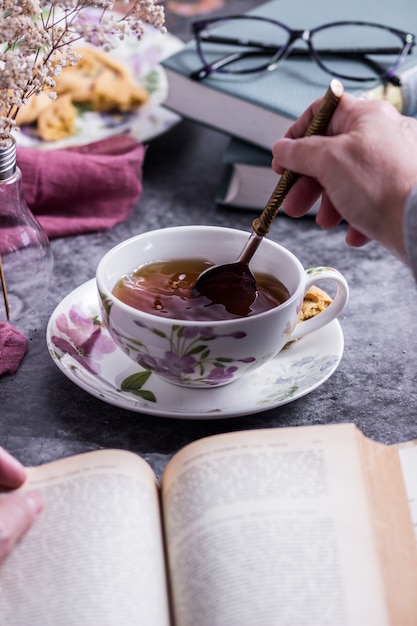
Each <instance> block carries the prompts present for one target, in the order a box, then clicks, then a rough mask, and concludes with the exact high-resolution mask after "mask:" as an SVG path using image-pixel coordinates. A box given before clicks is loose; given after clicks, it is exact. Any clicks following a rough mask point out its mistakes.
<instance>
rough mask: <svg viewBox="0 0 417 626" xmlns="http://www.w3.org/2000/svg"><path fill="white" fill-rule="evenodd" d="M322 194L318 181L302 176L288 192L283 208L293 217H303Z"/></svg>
mask: <svg viewBox="0 0 417 626" xmlns="http://www.w3.org/2000/svg"><path fill="white" fill-rule="evenodd" d="M321 192H322V189H321V187H320V185H319V184H318V183H317V181H315V180H313V179H312V178H308V177H306V176H301V177H300V178H299V179H298V180H297V181H296V183H295V184H294V185H293V187H292V188H291V189H290V191H289V192H288V194H287V196H286V198H285V201H284V205H283V207H282V208H283V210H284V211H285V213H286V214H287V215H290V216H291V217H301V216H302V215H305V214H306V213H307V212H308V211H309V210H310V209H311V207H312V206H313V204H314V203H315V202H316V201H317V199H318V198H319V197H320V194H321Z"/></svg>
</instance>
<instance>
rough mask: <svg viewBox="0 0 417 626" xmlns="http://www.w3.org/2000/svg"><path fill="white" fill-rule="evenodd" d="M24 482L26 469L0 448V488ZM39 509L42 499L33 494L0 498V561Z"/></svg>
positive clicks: (0, 496)
mask: <svg viewBox="0 0 417 626" xmlns="http://www.w3.org/2000/svg"><path fill="white" fill-rule="evenodd" d="M25 480H26V470H25V468H24V467H23V465H21V464H20V463H19V461H17V460H16V459H15V458H14V457H12V456H11V455H10V454H9V453H8V452H6V450H4V449H3V448H1V447H0V487H1V488H5V489H16V488H17V487H20V486H21V485H22V484H23V483H24V482H25ZM42 509H43V500H42V498H41V496H40V495H39V494H38V493H35V492H21V491H17V492H13V493H3V494H1V495H0V561H2V560H3V559H4V557H5V556H6V555H7V554H8V553H9V552H10V551H11V549H12V548H13V546H14V544H15V543H16V541H17V540H18V539H19V538H20V537H21V536H22V535H23V534H24V533H25V532H26V531H27V530H28V529H29V527H30V525H31V524H32V522H33V521H34V519H35V518H36V516H37V515H38V513H40V512H41V511H42Z"/></svg>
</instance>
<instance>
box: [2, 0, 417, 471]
mask: <svg viewBox="0 0 417 626" xmlns="http://www.w3.org/2000/svg"><path fill="white" fill-rule="evenodd" d="M230 4H232V3H230ZM230 4H229V5H228V9H230ZM256 4H259V2H258V3H256V2H244V3H243V2H242V3H241V5H242V9H245V8H248V7H250V6H255V5H256ZM243 5H245V6H243ZM186 26H187V24H186V20H185V19H182V18H178V20H177V22H176V23H175V24H174V27H175V28H176V31H177V33H178V34H180V35H182V34H183V33H182V30H183V29H185V28H186ZM184 32H185V30H184ZM226 142H227V138H226V137H225V136H223V135H221V134H220V133H217V132H215V131H213V130H210V129H207V128H204V127H202V126H199V125H198V124H193V123H190V122H186V121H183V122H181V123H180V124H178V125H177V126H176V127H175V128H173V129H172V130H171V131H169V132H168V133H166V134H165V135H162V136H160V137H158V138H156V139H154V140H153V141H152V142H150V145H149V149H148V152H147V156H146V161H145V167H144V179H143V182H144V193H143V196H142V198H141V199H140V201H139V202H138V204H137V206H136V207H135V210H134V212H133V213H132V215H131V217H130V218H129V219H128V220H127V221H126V222H124V223H123V224H120V225H119V226H117V227H116V228H114V229H113V230H111V231H109V232H107V233H101V234H90V235H85V236H78V237H69V238H64V239H60V240H55V241H53V243H52V247H53V252H54V257H55V278H54V281H53V285H52V287H51V291H50V296H49V300H48V302H47V303H45V307H44V309H43V311H42V312H40V313H39V314H36V315H33V316H32V317H31V318H30V319H27V320H25V321H24V322H20V323H19V324H18V325H17V327H18V328H19V329H20V330H21V331H23V332H24V333H25V334H26V336H27V337H28V339H29V351H28V353H27V355H26V357H25V359H24V361H23V363H22V365H21V366H20V368H19V370H18V371H17V373H16V374H15V376H13V377H10V376H8V375H7V376H3V377H2V378H0V442H1V445H3V446H4V447H6V448H7V449H8V450H9V451H10V452H12V453H13V454H15V455H16V456H17V457H18V458H19V459H21V460H22V461H23V462H24V463H25V464H27V465H29V464H33V465H37V464H40V463H45V462H47V461H50V460H53V459H57V458H60V457H63V456H68V455H70V454H75V453H78V452H82V451H87V450H93V449H96V448H100V447H117V448H125V449H129V450H133V451H135V452H137V453H139V454H140V455H142V456H143V457H145V458H146V459H147V460H148V461H149V462H150V463H151V465H152V466H153V468H154V469H155V471H156V473H157V474H158V475H160V473H161V471H162V470H163V468H164V466H165V464H166V462H167V460H168V459H169V458H170V457H171V456H172V454H173V453H175V452H176V451H177V450H178V449H179V448H181V447H182V446H184V445H185V444H186V443H188V442H191V441H193V440H195V439H197V438H200V437H202V436H205V435H210V434H215V433H220V432H225V431H231V430H237V429H250V428H270V427H285V426H299V425H304V424H326V423H335V422H346V421H351V422H355V423H356V424H357V425H358V426H359V427H360V428H361V430H362V431H363V432H364V433H365V434H366V435H368V436H369V437H371V438H373V439H376V440H378V441H381V442H385V443H394V442H399V441H404V440H407V439H411V438H416V437H417V390H416V381H417V354H416V352H417V338H416V335H417V333H416V331H417V319H416V312H417V289H416V285H415V283H414V280H413V278H412V276H411V273H410V271H409V270H408V269H407V268H406V267H404V266H403V265H402V264H401V263H400V262H399V261H397V260H396V259H395V258H393V257H392V256H391V255H389V254H388V253H387V252H385V251H384V250H383V249H382V248H380V247H379V246H378V245H376V244H371V245H368V246H366V247H364V248H362V249H359V250H353V249H351V248H348V247H347V246H346V244H345V241H344V239H345V227H344V226H343V225H341V226H339V227H338V228H337V229H335V230H332V231H330V232H324V231H321V230H320V229H319V228H318V227H317V226H316V225H315V223H314V220H313V219H311V218H303V219H300V220H291V219H289V218H287V217H286V216H285V215H284V214H281V215H279V216H278V218H277V219H276V221H275V223H274V224H273V226H272V229H271V233H270V235H269V236H270V237H271V238H272V239H274V240H276V241H279V242H280V243H282V244H283V245H285V246H287V247H288V248H290V249H291V250H292V251H293V252H294V253H295V254H296V255H297V256H299V258H300V259H301V261H302V262H303V264H304V265H305V266H306V267H307V266H311V265H321V264H323V265H332V266H334V267H337V268H338V269H340V270H341V271H342V272H343V273H344V275H345V276H346V278H347V280H348V282H349V285H350V290H351V296H350V302H349V305H348V307H347V308H346V310H345V311H344V312H343V314H342V315H341V317H340V323H341V326H342V329H343V333H344V338H345V350H344V355H343V358H342V361H341V363H340V365H339V367H338V369H337V370H336V372H335V373H334V374H333V376H332V377H331V378H330V379H328V380H327V381H326V382H325V383H324V384H323V385H321V386H320V387H319V388H317V389H316V390H315V391H313V392H311V393H310V394H309V395H307V396H305V397H303V398H300V399H298V400H296V401H294V402H291V403H289V404H286V405H284V406H281V407H279V408H276V409H272V410H268V411H265V412H262V413H257V414H254V415H248V416H245V417H233V418H227V419H220V420H208V421H192V420H182V419H170V418H162V417H154V416H149V415H146V414H140V413H135V412H131V411H128V410H125V409H121V408H118V407H114V406H111V405H109V404H106V403H105V402H103V401H101V400H99V399H97V398H95V397H93V396H91V395H89V394H88V393H87V392H85V391H84V390H82V389H80V388H79V387H78V386H76V385H75V384H74V383H73V382H71V381H70V380H68V379H67V378H66V377H65V376H64V375H63V374H62V373H61V371H59V370H58V368H57V367H56V365H55V363H54V362H53V361H52V359H51V358H50V356H49V353H48V351H47V346H46V341H45V331H46V325H47V322H48V319H49V316H50V315H51V313H52V311H53V310H54V308H55V306H56V305H57V304H58V303H59V302H60V301H61V300H62V298H63V297H64V296H65V295H66V294H67V293H69V292H70V291H72V290H73V289H74V288H76V287H77V286H78V285H80V284H81V283H83V282H85V281H86V280H88V279H90V278H92V277H94V273H95V268H96V265H97V263H98V261H99V259H100V257H101V256H102V255H103V254H104V252H106V251H107V250H109V249H110V248H111V247H112V246H113V245H115V244H117V243H118V242H120V241H122V240H123V239H125V238H127V237H129V236H131V235H133V234H136V233H140V232H143V231H146V230H150V229H154V228H159V227H166V226H171V225H185V224H213V225H221V226H235V227H237V228H241V229H244V230H249V229H250V224H251V221H252V219H253V217H254V216H255V214H252V213H248V212H239V211H232V210H225V209H221V208H218V207H217V206H216V203H215V196H216V191H217V188H218V185H219V182H220V178H221V174H222V170H223V166H222V153H223V150H224V148H225V145H226Z"/></svg>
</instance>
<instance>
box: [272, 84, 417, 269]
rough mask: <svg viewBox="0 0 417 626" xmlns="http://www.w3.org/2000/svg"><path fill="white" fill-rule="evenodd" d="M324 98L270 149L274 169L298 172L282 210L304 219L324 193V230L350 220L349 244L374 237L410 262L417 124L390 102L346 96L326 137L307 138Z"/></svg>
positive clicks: (320, 217)
mask: <svg viewBox="0 0 417 626" xmlns="http://www.w3.org/2000/svg"><path fill="white" fill-rule="evenodd" d="M320 101H321V100H318V101H316V102H314V103H313V104H312V105H311V106H310V107H309V108H308V109H307V110H306V111H305V112H304V113H303V115H302V116H301V117H300V118H299V119H298V120H297V121H296V122H295V123H294V124H293V125H292V126H291V128H290V129H289V130H288V132H287V135H286V138H283V139H280V140H278V141H277V142H276V143H275V144H274V146H273V149H272V152H273V161H272V167H273V169H274V170H275V171H276V172H278V173H280V174H281V173H282V172H283V170H284V169H290V170H293V171H295V172H298V173H299V174H301V177H300V178H299V179H298V180H297V182H296V183H295V185H294V186H293V187H292V189H291V190H290V191H289V193H288V195H287V198H286V200H285V203H284V207H283V208H284V210H285V212H286V213H287V214H288V215H290V216H292V217H300V216H301V215H304V214H305V213H306V212H307V211H308V210H309V208H310V207H311V206H312V204H314V202H315V201H316V200H317V198H318V197H319V196H320V194H322V200H321V205H320V209H319V211H318V214H317V217H316V222H317V223H318V225H319V226H321V227H322V228H332V227H334V226H336V225H337V224H338V223H339V222H340V221H341V219H345V220H346V221H347V223H348V231H347V236H346V241H347V243H348V244H349V245H351V246H361V245H363V244H365V243H367V242H368V241H370V240H371V239H375V240H376V241H379V243H381V244H382V245H383V246H385V247H386V248H387V249H389V250H391V251H392V252H394V253H395V254H396V255H397V256H398V257H399V258H400V259H402V260H403V261H406V253H405V246H404V238H403V213H404V206H405V203H406V199H407V196H408V195H409V193H410V191H411V189H412V188H413V187H414V186H416V185H417V120H415V119H413V118H410V117H405V116H403V115H401V114H400V113H398V111H397V110H396V109H395V108H394V107H393V106H392V105H391V104H389V103H387V102H382V101H366V100H359V99H357V98H354V97H353V96H352V95H350V94H345V95H344V96H343V97H342V100H341V102H340V104H339V106H338V108H337V110H336V111H335V113H334V115H333V118H332V120H331V122H330V124H329V128H328V131H327V136H318V135H314V136H312V137H308V138H304V137H302V135H303V134H304V132H305V130H306V128H307V126H308V124H309V122H310V120H311V118H312V117H313V115H314V114H315V113H316V111H317V109H318V106H319V104H320Z"/></svg>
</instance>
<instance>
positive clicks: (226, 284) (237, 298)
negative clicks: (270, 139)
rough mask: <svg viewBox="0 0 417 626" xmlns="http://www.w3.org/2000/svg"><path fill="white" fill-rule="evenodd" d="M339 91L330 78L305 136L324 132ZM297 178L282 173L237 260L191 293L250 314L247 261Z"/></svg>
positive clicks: (252, 287)
mask: <svg viewBox="0 0 417 626" xmlns="http://www.w3.org/2000/svg"><path fill="white" fill-rule="evenodd" d="M343 92H344V88H343V85H342V83H341V82H340V81H339V80H336V79H333V80H332V81H331V82H330V85H329V88H328V90H327V92H326V94H325V96H324V98H323V100H322V103H321V105H320V107H319V109H318V111H317V113H316V115H315V116H314V117H313V119H312V120H311V122H310V125H309V127H308V128H307V130H306V132H305V134H304V136H305V137H309V136H310V135H322V134H323V133H324V132H325V130H326V128H327V125H328V123H329V122H330V119H331V117H332V115H333V113H334V111H335V110H336V107H337V105H338V104H339V102H340V99H341V97H342V95H343ZM297 178H298V174H296V173H295V172H291V171H290V170H285V172H284V173H283V174H282V176H281V178H280V180H279V182H278V184H277V186H276V187H275V189H274V191H273V192H272V194H271V197H270V198H269V200H268V202H267V204H266V206H265V208H264V210H263V211H262V213H261V214H260V216H259V217H257V218H256V219H255V220H254V221H253V222H252V229H253V230H252V233H251V235H250V237H249V239H248V241H247V243H246V244H245V246H244V248H243V250H242V252H241V253H240V255H239V257H238V259H237V261H235V262H234V263H226V264H224V265H214V266H213V267H209V268H208V269H207V270H205V271H204V272H202V273H201V274H200V276H199V277H198V279H197V281H196V283H195V285H194V288H193V292H194V293H196V294H199V295H203V296H206V298H208V299H209V300H211V302H212V303H213V304H222V305H223V306H224V307H225V308H226V310H227V311H229V312H230V313H232V314H235V315H242V316H245V315H247V314H248V313H249V312H250V306H251V304H253V302H254V301H255V298H256V289H257V288H256V280H255V277H254V275H253V274H252V272H251V271H250V269H249V262H250V260H251V259H252V257H253V255H254V254H255V252H256V250H257V249H258V246H259V244H260V243H261V241H262V239H263V237H265V235H267V234H268V232H269V228H270V226H271V223H272V220H273V219H274V217H275V216H276V214H277V213H278V211H279V209H280V208H281V206H282V204H283V202H284V199H285V197H286V195H287V193H288V191H289V190H290V188H291V187H292V185H293V184H294V183H295V181H296V180H297Z"/></svg>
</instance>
